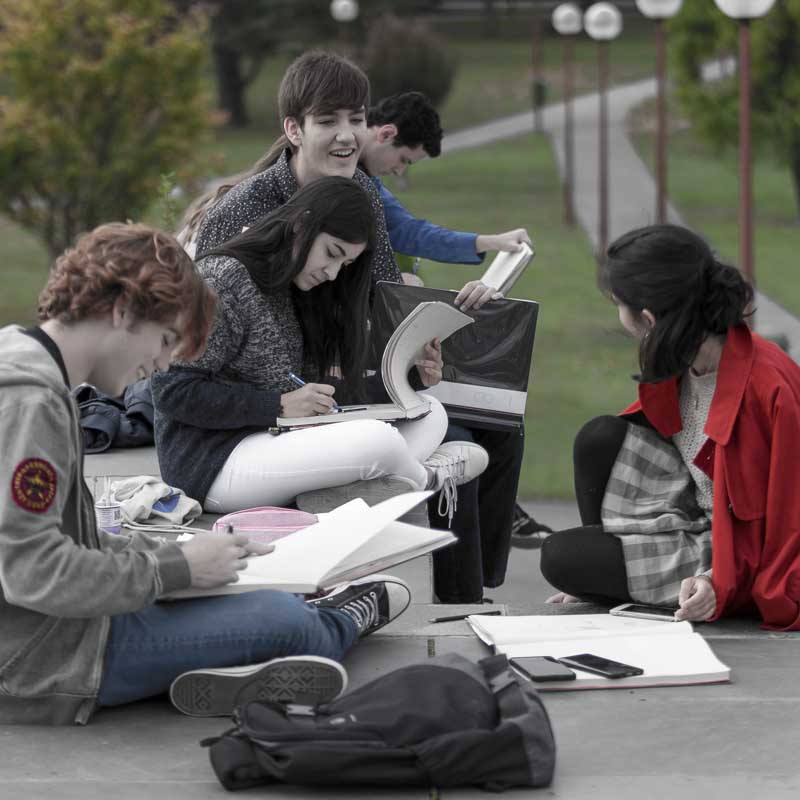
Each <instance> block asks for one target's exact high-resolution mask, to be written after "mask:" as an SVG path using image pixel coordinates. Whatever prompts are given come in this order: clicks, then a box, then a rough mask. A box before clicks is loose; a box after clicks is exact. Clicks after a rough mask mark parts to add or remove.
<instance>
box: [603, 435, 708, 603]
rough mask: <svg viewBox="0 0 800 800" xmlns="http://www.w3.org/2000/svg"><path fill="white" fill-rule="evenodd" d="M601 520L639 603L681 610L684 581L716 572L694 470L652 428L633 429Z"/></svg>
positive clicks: (611, 481)
mask: <svg viewBox="0 0 800 800" xmlns="http://www.w3.org/2000/svg"><path fill="white" fill-rule="evenodd" d="M601 515H602V521H603V529H604V530H605V531H606V532H608V533H613V534H614V535H615V536H616V537H617V538H618V539H619V540H620V543H621V544H622V552H623V556H624V558H625V569H626V571H627V574H628V591H629V592H630V595H631V597H632V598H633V599H634V600H636V601H637V602H639V603H648V604H651V605H663V606H677V605H678V592H679V591H680V585H681V581H682V580H683V579H684V578H688V577H690V576H692V575H698V574H700V573H702V572H705V571H707V570H708V569H710V567H711V520H710V519H709V518H708V517H707V516H706V515H705V514H704V513H703V511H702V510H701V509H700V507H699V506H698V505H697V499H696V489H695V484H694V481H693V480H692V477H691V475H690V473H689V469H688V468H687V466H686V464H685V463H684V462H683V459H682V458H681V456H680V453H679V452H678V450H677V449H676V448H675V446H674V445H673V444H672V443H671V442H668V441H666V440H665V439H662V438H661V437H660V436H659V435H658V434H657V433H656V432H655V431H652V430H650V429H649V428H645V427H643V426H641V425H633V424H631V425H629V426H628V433H627V435H626V436H625V441H624V442H623V443H622V447H621V448H620V451H619V453H618V455H617V460H616V462H615V464H614V468H613V469H612V470H611V476H610V477H609V480H608V484H607V485H606V493H605V496H604V497H603V506H602V511H601Z"/></svg>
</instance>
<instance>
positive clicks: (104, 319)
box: [0, 223, 408, 724]
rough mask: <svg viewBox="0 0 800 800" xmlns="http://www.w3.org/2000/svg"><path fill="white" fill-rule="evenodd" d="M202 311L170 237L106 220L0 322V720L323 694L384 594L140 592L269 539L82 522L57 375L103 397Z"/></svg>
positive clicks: (208, 297)
mask: <svg viewBox="0 0 800 800" xmlns="http://www.w3.org/2000/svg"><path fill="white" fill-rule="evenodd" d="M214 309H215V296H214V293H213V291H212V290H211V289H210V288H209V287H208V286H207V284H206V283H204V281H203V280H202V279H201V278H200V276H199V275H198V273H197V271H196V269H195V267H194V264H193V263H192V261H191V259H190V258H189V257H188V256H187V255H186V254H185V252H184V251H183V248H182V247H181V246H180V245H179V244H178V242H177V241H176V240H175V239H174V238H172V237H171V236H168V235H166V234H163V233H160V232H158V231H155V230H153V229H151V228H148V227H146V226H144V225H131V224H117V223H114V224H108V225H103V226H101V227H99V228H97V229H96V230H94V231H92V232H91V233H88V234H86V235H84V236H83V237H81V238H80V239H79V240H78V241H77V243H76V245H75V247H73V248H71V249H69V250H67V251H66V252H65V253H63V254H62V255H61V256H60V257H59V258H58V259H57V260H56V262H55V264H54V266H53V268H52V271H51V273H50V277H49V280H48V282H47V285H46V286H45V288H44V290H43V292H42V294H41V297H40V301H39V317H40V319H41V320H42V323H41V325H40V326H38V327H34V328H29V329H25V328H22V327H19V326H16V325H9V326H7V327H5V328H2V329H0V452H2V453H3V458H2V463H0V487H1V488H0V492H2V494H1V495H0V588H2V596H0V664H2V665H3V666H2V673H1V674H2V683H1V684H0V722H3V723H8V722H22V723H36V722H38V723H51V724H53V723H61V724H63V723H72V722H78V723H85V722H87V721H88V720H89V718H90V717H91V715H92V713H93V712H94V711H95V709H96V708H97V707H98V706H112V705H118V704H121V703H126V702H130V701H133V700H137V699H140V698H144V697H149V696H153V695H157V694H160V693H163V692H165V691H167V690H169V689H170V687H172V691H171V695H172V698H173V702H174V703H175V704H176V706H177V707H178V708H180V709H181V710H183V711H185V712H187V713H195V714H228V713H230V711H231V706H232V704H233V703H234V702H236V698H237V696H238V697H239V699H242V698H243V697H246V696H247V693H248V692H251V691H254V690H256V689H266V691H267V694H268V696H271V697H273V699H287V700H291V699H295V700H296V701H298V702H318V701H321V700H324V699H330V698H331V697H333V696H335V695H336V694H337V693H338V692H339V691H340V690H341V689H342V688H343V687H344V685H345V682H346V676H345V673H344V671H343V670H342V668H341V667H340V666H339V664H338V663H336V661H335V660H332V659H336V660H338V659H340V658H341V657H342V655H343V654H344V652H345V651H346V650H347V649H348V648H349V647H350V645H351V644H352V643H353V642H354V641H355V640H356V638H357V637H358V636H359V635H364V634H365V633H369V632H371V631H372V630H374V629H375V628H376V627H379V625H380V624H384V623H385V622H386V621H387V619H388V616H389V612H390V610H391V609H390V599H391V598H390V597H389V591H390V590H387V589H386V588H385V585H384V584H383V583H380V582H377V583H376V582H375V581H374V580H373V582H372V583H371V584H370V585H369V586H364V585H350V586H347V587H345V588H343V589H342V590H341V591H339V592H337V593H336V594H333V595H331V596H329V597H327V598H324V599H322V600H321V601H315V602H316V603H317V604H316V605H312V604H310V603H305V602H303V600H302V599H300V598H299V597H297V596H295V595H292V594H288V593H283V592H272V591H257V592H247V593H242V594H234V595H227V596H224V597H209V598H203V599H196V600H189V601H184V602H181V603H166V604H157V603H156V602H155V601H156V600H158V598H159V597H160V596H161V595H164V594H166V593H168V592H172V591H175V590H178V589H185V588H188V587H199V588H211V587H214V586H219V585H222V584H224V583H228V582H230V581H232V580H235V579H236V576H237V570H239V569H242V568H243V566H244V563H245V562H244V558H245V557H246V556H247V555H248V554H250V553H264V552H268V549H269V548H268V547H267V546H264V545H259V544H254V543H249V542H248V540H247V538H246V537H244V536H219V535H214V534H210V533H206V534H203V533H198V534H197V535H195V536H194V538H193V539H192V540H191V541H190V542H187V543H185V544H182V545H178V544H174V543H166V542H163V541H161V540H158V539H153V538H150V537H148V536H146V535H144V534H142V533H138V532H133V533H132V534H131V535H119V536H114V535H110V534H106V533H105V532H104V531H101V530H98V529H97V527H96V524H95V518H94V508H93V500H92V497H91V494H90V492H89V489H88V488H87V486H86V484H85V482H84V480H83V456H82V443H81V435H80V429H79V427H78V411H77V407H76V404H75V401H74V399H73V397H72V394H71V391H70V390H71V387H74V386H77V385H78V384H80V383H83V382H88V383H91V384H93V385H95V386H97V387H98V388H99V389H101V390H102V391H104V392H106V393H108V394H111V395H116V394H119V393H120V392H121V391H122V390H123V388H124V387H125V386H126V385H127V384H129V383H131V382H132V381H133V380H134V379H135V378H136V377H137V376H143V375H149V374H151V373H153V372H155V371H157V370H165V369H166V368H167V366H168V364H169V361H170V359H171V358H172V357H181V358H186V359H191V358H196V357H197V356H199V355H200V354H201V353H202V351H203V348H204V344H205V339H206V336H207V334H208V331H209V329H210V327H211V324H212V321H213V317H214ZM365 593H366V595H368V596H367V597H366V598H365V597H363V595H365ZM400 601H401V605H402V606H403V607H405V605H406V604H407V602H408V598H407V596H405V597H403V598H400ZM392 602H394V600H392ZM370 604H371V605H370ZM394 607H395V609H396V607H397V606H396V605H395V606H394ZM247 664H251V665H252V667H251V668H249V669H248V668H243V669H239V670H234V671H233V672H232V671H231V670H230V669H226V668H229V667H231V666H233V665H247ZM279 685H280V686H284V687H288V691H287V692H284V691H283V690H281V689H278V688H277V687H278V686H279ZM201 688H202V692H201V691H200V689H201Z"/></svg>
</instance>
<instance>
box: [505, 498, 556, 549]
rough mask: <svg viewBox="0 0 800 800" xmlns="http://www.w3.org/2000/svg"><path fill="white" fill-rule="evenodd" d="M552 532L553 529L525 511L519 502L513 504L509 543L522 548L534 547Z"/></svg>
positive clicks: (538, 545)
mask: <svg viewBox="0 0 800 800" xmlns="http://www.w3.org/2000/svg"><path fill="white" fill-rule="evenodd" d="M552 532H553V529H552V528H550V527H548V526H547V525H543V524H542V523H541V522H537V521H536V520H535V519H534V518H533V517H531V516H530V515H529V514H527V513H526V512H525V509H523V508H522V506H520V504H519V503H516V504H515V505H514V519H513V521H512V523H511V544H512V545H513V546H514V547H521V548H523V549H530V550H532V549H535V548H537V547H541V546H542V542H543V541H544V540H545V539H546V538H547V537H548V536H549V535H550V534H551V533H552Z"/></svg>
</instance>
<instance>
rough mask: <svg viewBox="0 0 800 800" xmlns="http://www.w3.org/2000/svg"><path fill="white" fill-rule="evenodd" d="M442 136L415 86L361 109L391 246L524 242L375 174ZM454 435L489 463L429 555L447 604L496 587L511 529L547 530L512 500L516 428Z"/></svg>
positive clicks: (439, 252) (443, 248) (440, 250)
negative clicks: (442, 213) (442, 544)
mask: <svg viewBox="0 0 800 800" xmlns="http://www.w3.org/2000/svg"><path fill="white" fill-rule="evenodd" d="M441 142H442V128H441V124H440V120H439V114H438V113H437V111H436V109H435V108H434V107H433V105H432V104H431V102H430V100H429V99H428V98H427V97H426V96H425V95H424V94H422V93H420V92H404V93H402V94H396V95H392V96H390V97H386V98H384V99H383V100H381V101H380V102H379V103H378V104H376V105H374V106H372V107H371V108H370V109H369V111H368V112H367V137H366V140H365V143H364V146H363V148H362V151H361V157H360V162H359V166H360V167H361V169H362V170H364V171H365V172H366V173H367V174H368V175H369V176H370V177H371V179H372V181H373V182H374V183H375V185H376V187H377V188H378V191H379V192H380V196H381V200H382V201H383V206H384V214H385V217H386V229H387V232H388V234H389V241H390V243H391V245H392V249H393V250H394V251H395V252H396V253H402V254H405V255H408V256H413V257H417V258H426V259H429V260H431V261H441V262H447V263H456V264H480V263H481V262H482V261H483V259H484V257H485V255H486V252H487V251H490V250H505V251H509V252H514V251H516V250H518V249H519V247H520V245H521V243H522V242H525V243H527V244H529V245H530V244H531V240H530V237H529V235H528V232H527V231H526V230H525V229H524V228H517V229H515V230H510V231H506V232H504V233H497V234H477V233H467V232H463V231H454V230H451V229H449V228H444V227H442V226H440V225H436V224H434V223H432V222H429V221H428V220H425V219H419V218H417V217H415V216H414V215H413V214H411V213H410V212H409V211H408V210H407V209H406V208H405V207H404V206H403V204H402V203H401V202H400V201H399V200H398V199H397V198H396V197H395V196H394V195H393V194H392V193H391V192H390V191H389V190H388V189H387V188H386V187H385V186H384V185H383V182H382V181H381V177H382V176H384V175H396V176H401V175H402V174H403V173H404V172H405V170H406V169H407V168H408V167H409V166H411V165H413V164H416V163H417V162H418V161H420V160H421V159H423V158H425V157H426V156H430V157H431V158H436V157H437V156H438V155H439V154H440V153H441ZM405 277H406V276H405V275H404V278H405ZM499 296H501V295H500V294H499V293H498V292H497V291H496V289H495V287H492V286H485V285H484V284H483V283H481V281H469V282H468V283H467V284H465V286H464V287H463V288H462V289H461V291H460V292H459V294H458V296H457V297H456V302H457V304H459V306H460V308H461V309H462V310H465V311H466V310H468V309H470V308H476V309H477V308H480V307H481V306H482V305H483V304H484V303H486V302H488V301H490V300H491V299H493V298H497V297H499ZM455 436H457V437H466V438H467V439H470V438H474V439H475V440H476V441H479V442H480V443H481V444H482V445H483V446H484V447H486V448H487V449H488V450H489V453H490V461H489V467H488V468H487V470H486V472H485V473H484V474H483V475H482V476H481V478H479V479H478V481H476V482H474V483H476V484H478V485H477V486H475V487H473V489H472V493H471V495H472V496H470V490H469V489H468V488H467V487H466V486H465V487H461V488H460V490H459V510H458V511H457V512H456V518H455V519H454V522H453V530H454V532H455V533H456V534H457V535H458V536H459V544H458V545H457V546H456V547H453V548H448V550H449V551H450V552H448V553H438V554H437V555H436V556H435V558H434V562H435V567H436V575H435V577H436V581H435V583H436V592H437V595H438V596H439V599H440V600H443V601H446V602H474V601H476V600H480V599H481V596H482V588H481V587H482V586H498V585H500V584H501V583H502V582H503V579H504V577H505V566H506V560H507V555H508V545H509V540H510V536H511V535H512V534H514V535H515V537H516V536H524V537H525V539H526V540H527V541H528V542H532V541H541V539H540V538H539V537H540V536H541V535H542V533H545V534H546V533H547V532H549V530H550V529H549V528H548V527H547V526H546V525H542V524H540V523H538V522H537V521H536V520H535V519H533V518H532V517H530V516H529V515H528V514H526V512H525V511H524V510H523V509H522V508H521V507H520V506H519V504H517V502H516V491H517V483H518V480H519V471H520V468H521V463H522V452H523V448H524V431H523V430H522V429H520V431H519V432H518V433H517V432H516V431H515V432H514V433H513V434H508V433H505V432H499V431H487V430H472V431H467V430H466V429H464V428H461V426H455V425H451V426H450V430H449V431H448V438H451V437H455ZM469 486H471V484H470V485H469ZM429 513H430V514H431V516H432V519H434V520H435V518H436V514H435V509H434V508H432V507H429ZM534 537H535V538H534ZM518 541H519V540H518ZM529 546H530V545H529ZM459 550H469V551H471V554H469V555H468V554H467V553H466V552H461V553H459V552H458V551H459ZM470 563H472V565H473V567H474V569H472V570H470V569H469V568H465V567H467V565H469V564H470ZM459 565H460V566H459Z"/></svg>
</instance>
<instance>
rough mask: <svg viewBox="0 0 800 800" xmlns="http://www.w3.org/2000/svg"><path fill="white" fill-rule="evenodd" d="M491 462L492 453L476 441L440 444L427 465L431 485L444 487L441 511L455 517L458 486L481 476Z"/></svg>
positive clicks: (431, 487)
mask: <svg viewBox="0 0 800 800" xmlns="http://www.w3.org/2000/svg"><path fill="white" fill-rule="evenodd" d="M488 464H489V454H488V453H487V452H486V451H485V450H484V449H483V448H482V447H481V446H480V445H479V444H475V442H444V443H443V444H440V445H439V446H438V447H437V448H436V449H435V450H434V451H433V452H432V453H431V454H430V456H428V458H427V459H426V460H425V463H424V464H423V466H424V467H425V469H426V470H427V471H428V476H429V480H428V486H427V487H426V488H428V489H433V490H434V491H437V490H440V491H441V494H440V495H439V515H440V516H442V517H443V516H445V515H447V519H448V523H450V522H452V521H453V514H455V511H456V505H457V494H456V487H457V486H461V485H462V484H464V483H469V482H470V481H472V480H475V478H477V477H478V475H480V474H481V473H482V472H483V471H484V470H485V469H486V467H487V466H488Z"/></svg>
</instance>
